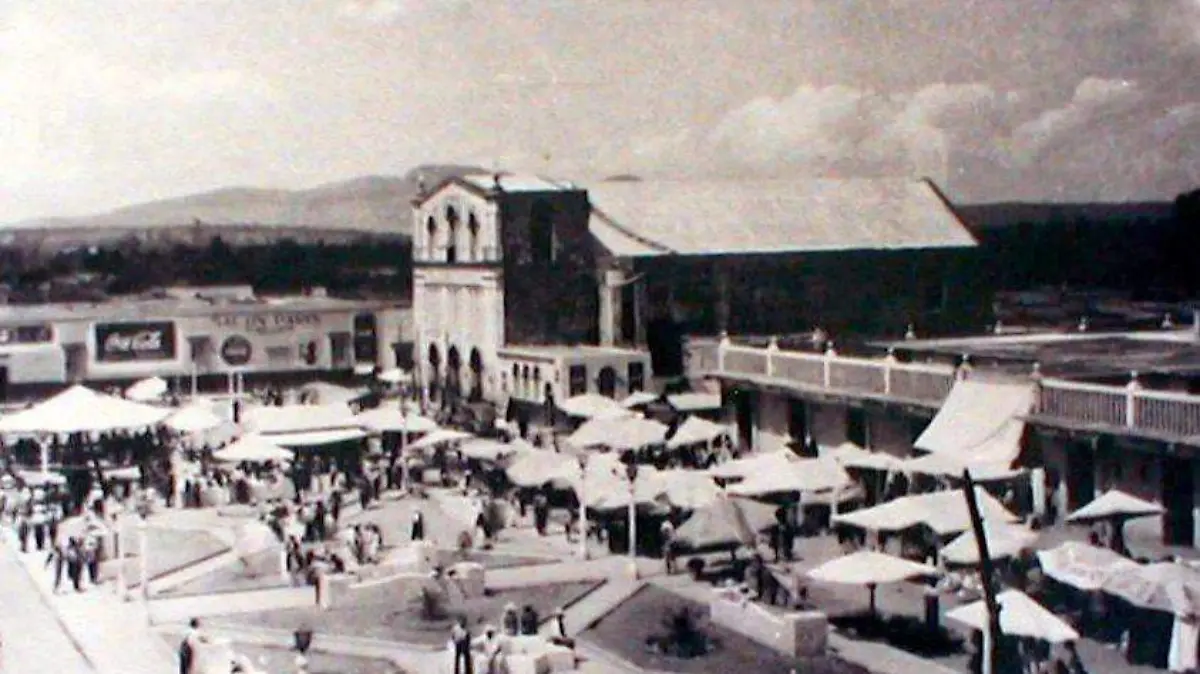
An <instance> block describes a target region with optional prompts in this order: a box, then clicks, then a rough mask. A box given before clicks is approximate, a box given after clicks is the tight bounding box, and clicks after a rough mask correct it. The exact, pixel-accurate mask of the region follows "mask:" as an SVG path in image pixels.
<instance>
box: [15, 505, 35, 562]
mask: <svg viewBox="0 0 1200 674" xmlns="http://www.w3.org/2000/svg"><path fill="white" fill-rule="evenodd" d="M31 528H32V527H30V525H29V516H28V515H26V514H25V513H24V512H19V513H17V540H19V541H20V542H21V552H29V534H30V533H31V531H30V529H31Z"/></svg>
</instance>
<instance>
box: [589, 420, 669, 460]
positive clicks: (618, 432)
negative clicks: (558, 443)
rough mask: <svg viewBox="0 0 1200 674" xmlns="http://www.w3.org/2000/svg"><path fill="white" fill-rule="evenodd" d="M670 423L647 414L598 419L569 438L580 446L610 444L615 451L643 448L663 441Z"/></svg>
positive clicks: (606, 445)
mask: <svg viewBox="0 0 1200 674" xmlns="http://www.w3.org/2000/svg"><path fill="white" fill-rule="evenodd" d="M666 435H667V426H666V424H663V423H661V422H658V421H655V420H653V419H646V418H644V417H628V416H627V417H617V418H596V419H592V420H590V421H587V422H585V423H584V424H583V425H582V426H580V427H579V428H578V429H577V430H576V431H575V432H574V433H572V434H571V435H570V436H568V437H567V443H568V444H570V445H571V446H573V447H577V448H579V449H586V448H589V447H608V448H609V449H613V450H618V451H619V450H626V449H640V448H642V447H648V446H650V445H657V444H660V443H662V442H663V438H664V437H666Z"/></svg>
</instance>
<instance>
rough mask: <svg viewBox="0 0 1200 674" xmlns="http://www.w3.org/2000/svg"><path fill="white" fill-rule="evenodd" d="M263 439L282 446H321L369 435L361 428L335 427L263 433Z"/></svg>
mask: <svg viewBox="0 0 1200 674" xmlns="http://www.w3.org/2000/svg"><path fill="white" fill-rule="evenodd" d="M262 436H263V439H264V440H266V441H268V442H272V443H274V444H276V445H279V446H280V447H320V446H321V445H333V444H337V443H339V442H351V441H353V440H362V439H363V438H365V437H367V433H366V431H364V430H362V429H360V428H334V429H330V430H323V431H298V432H296V433H263V434H262Z"/></svg>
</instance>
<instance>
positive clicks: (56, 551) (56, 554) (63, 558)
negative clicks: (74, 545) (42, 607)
mask: <svg viewBox="0 0 1200 674" xmlns="http://www.w3.org/2000/svg"><path fill="white" fill-rule="evenodd" d="M66 563H67V542H66V541H62V542H61V543H59V544H58V545H57V546H55V547H54V548H53V549H52V550H50V555H49V556H48V557H46V566H50V565H51V564H53V565H54V593H55V594H58V588H59V587H61V586H62V577H63V571H64V567H65V565H66Z"/></svg>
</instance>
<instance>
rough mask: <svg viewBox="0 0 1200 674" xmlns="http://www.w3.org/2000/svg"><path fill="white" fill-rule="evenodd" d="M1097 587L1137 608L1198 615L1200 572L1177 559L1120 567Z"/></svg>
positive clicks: (1199, 610) (1180, 614) (1174, 613)
mask: <svg viewBox="0 0 1200 674" xmlns="http://www.w3.org/2000/svg"><path fill="white" fill-rule="evenodd" d="M1101 589H1103V590H1104V591H1105V592H1107V593H1109V594H1112V595H1116V596H1118V597H1120V598H1122V599H1124V600H1125V601H1127V602H1129V603H1130V604H1133V605H1134V606H1139V607H1141V608H1146V609H1151V610H1154V611H1162V612H1165V613H1171V614H1173V615H1177V616H1197V615H1200V571H1197V570H1196V569H1193V568H1192V567H1190V566H1185V565H1183V564H1179V563H1177V562H1159V563H1157V564H1144V565H1142V564H1139V565H1138V566H1136V567H1133V568H1126V569H1123V570H1121V571H1118V572H1117V573H1114V574H1113V575H1111V576H1109V578H1108V579H1107V580H1105V581H1104V584H1103V586H1102V587H1101Z"/></svg>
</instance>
